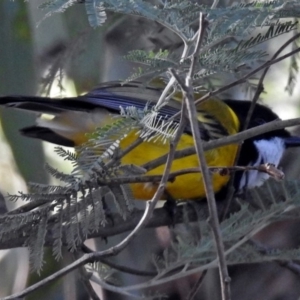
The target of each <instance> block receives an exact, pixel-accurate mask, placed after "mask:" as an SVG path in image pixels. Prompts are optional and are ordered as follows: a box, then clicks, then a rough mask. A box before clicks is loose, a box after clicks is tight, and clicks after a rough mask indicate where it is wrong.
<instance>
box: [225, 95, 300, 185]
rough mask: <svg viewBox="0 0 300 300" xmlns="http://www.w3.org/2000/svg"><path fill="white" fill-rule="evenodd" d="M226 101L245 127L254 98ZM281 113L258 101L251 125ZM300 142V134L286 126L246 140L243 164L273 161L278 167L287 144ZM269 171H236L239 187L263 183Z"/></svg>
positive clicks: (296, 144) (243, 147) (292, 144)
mask: <svg viewBox="0 0 300 300" xmlns="http://www.w3.org/2000/svg"><path fill="white" fill-rule="evenodd" d="M225 102H226V104H227V105H229V106H230V107H231V109H232V110H233V111H234V112H235V113H236V115H237V117H238V118H239V121H240V128H241V129H242V128H244V124H245V121H246V117H247V114H248V111H249V108H250V106H251V101H240V100H225ZM277 119H279V117H278V116H277V115H276V114H275V113H274V112H273V111H272V110H271V109H270V108H268V107H266V106H263V105H261V104H256V106H255V109H254V112H253V114H252V118H251V120H250V123H249V126H248V128H253V127H256V126H259V125H262V124H265V123H268V122H271V121H275V120H277ZM296 146H300V137H296V136H291V134H290V133H289V132H288V131H287V130H286V129H277V130H273V131H270V132H267V133H264V134H261V135H258V136H255V137H252V138H249V139H247V140H245V141H244V142H243V144H242V148H241V153H240V157H239V160H238V165H239V166H248V165H252V166H255V165H260V164H265V163H272V164H274V165H275V166H276V167H277V166H278V164H279V161H280V159H281V157H282V155H283V152H284V150H285V149H286V148H287V147H296ZM267 178H268V175H266V174H264V173H261V172H257V171H250V172H245V173H244V172H236V176H235V187H236V189H237V190H240V189H242V188H244V187H246V186H247V187H254V186H259V185H261V184H262V183H263V181H264V180H266V179H267Z"/></svg>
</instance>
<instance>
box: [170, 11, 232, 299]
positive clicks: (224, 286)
mask: <svg viewBox="0 0 300 300" xmlns="http://www.w3.org/2000/svg"><path fill="white" fill-rule="evenodd" d="M199 19H200V20H199V35H198V39H197V42H196V47H195V51H194V53H193V56H192V59H191V66H190V69H189V72H188V74H187V76H186V82H185V85H183V84H182V82H178V83H179V85H180V87H181V89H182V92H183V96H184V101H185V103H186V105H187V110H188V116H189V121H190V125H191V129H192V134H193V138H194V144H195V149H196V153H197V156H198V162H199V166H200V169H201V173H202V177H203V184H204V188H205V194H206V199H207V203H208V209H209V215H210V220H209V221H210V222H209V223H210V225H211V228H212V232H213V236H214V241H215V245H216V250H217V257H218V265H219V274H220V281H221V294H222V299H223V300H229V299H230V284H229V283H230V277H229V274H228V270H227V264H226V259H225V253H224V251H225V248H224V244H223V241H222V234H221V230H220V225H219V219H218V211H217V206H216V200H215V194H214V190H213V185H212V178H211V175H210V173H209V169H208V167H207V163H206V159H205V154H204V149H203V145H202V139H201V135H200V132H199V127H198V113H197V109H196V105H195V102H194V90H193V86H192V77H193V74H194V68H195V62H196V57H197V54H198V51H199V48H200V45H201V42H202V39H203V34H204V32H205V28H206V26H207V21H206V20H205V19H204V18H203V15H202V13H200V18H199ZM172 74H173V75H174V77H176V75H177V74H176V73H175V72H174V71H173V72H172Z"/></svg>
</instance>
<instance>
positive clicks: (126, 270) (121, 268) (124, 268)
mask: <svg viewBox="0 0 300 300" xmlns="http://www.w3.org/2000/svg"><path fill="white" fill-rule="evenodd" d="M82 251H83V252H84V253H93V252H95V251H93V250H92V249H90V248H89V247H87V246H86V245H82ZM99 262H101V263H102V264H105V265H107V266H109V267H111V268H113V269H116V270H117V271H121V272H124V273H128V274H131V275H137V276H147V277H149V276H155V275H157V272H155V271H152V272H151V271H141V270H137V269H134V268H130V267H127V266H122V265H120V264H116V263H114V262H112V261H109V260H107V259H105V258H101V259H99Z"/></svg>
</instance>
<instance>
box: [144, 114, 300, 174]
mask: <svg viewBox="0 0 300 300" xmlns="http://www.w3.org/2000/svg"><path fill="white" fill-rule="evenodd" d="M299 124H300V118H294V119H289V120H284V121H283V120H275V121H272V122H269V123H266V124H263V125H259V126H256V127H253V128H250V129H247V130H245V131H243V132H239V133H237V134H234V135H229V136H226V137H223V138H221V139H217V140H213V141H209V142H206V143H205V144H204V145H203V148H204V150H205V151H207V150H211V149H214V148H218V147H222V146H226V145H230V144H236V143H240V142H242V141H244V140H247V139H250V138H252V137H254V136H257V135H260V134H263V133H266V132H270V131H273V130H278V129H282V128H286V127H292V126H296V125H299ZM195 153H196V152H195V147H189V148H185V149H182V150H177V151H176V153H175V158H176V159H178V158H182V157H186V156H189V155H193V154H195ZM166 157H167V155H163V156H160V157H158V158H157V159H155V160H152V161H151V162H148V163H146V164H144V165H142V166H141V167H142V168H145V169H146V170H147V171H149V170H152V169H154V168H157V167H158V166H160V165H162V164H164V163H165V161H166Z"/></svg>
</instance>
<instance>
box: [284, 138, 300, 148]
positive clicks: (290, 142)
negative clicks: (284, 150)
mask: <svg viewBox="0 0 300 300" xmlns="http://www.w3.org/2000/svg"><path fill="white" fill-rule="evenodd" d="M284 143H285V146H286V147H299V146H300V136H290V137H287V138H284Z"/></svg>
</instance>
